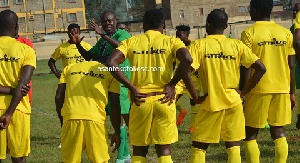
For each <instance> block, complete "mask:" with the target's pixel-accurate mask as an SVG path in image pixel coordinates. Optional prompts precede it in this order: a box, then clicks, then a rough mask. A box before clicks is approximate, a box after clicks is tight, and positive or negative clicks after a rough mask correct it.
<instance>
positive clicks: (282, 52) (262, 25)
mask: <svg viewBox="0 0 300 163" xmlns="http://www.w3.org/2000/svg"><path fill="white" fill-rule="evenodd" d="M242 41H243V42H244V43H245V44H246V45H247V46H248V47H250V48H251V49H252V51H253V53H254V54H256V55H257V56H258V57H259V58H260V60H261V61H262V63H263V64H264V65H265V67H266V69H267V72H266V74H265V75H264V76H263V77H262V79H261V80H260V82H259V83H258V84H257V85H256V87H255V88H254V89H253V90H252V91H251V92H252V93H289V89H290V87H289V86H290V73H289V66H288V55H294V54H295V52H294V50H293V45H292V44H293V43H292V42H293V35H292V33H291V32H290V31H289V30H288V29H286V28H284V27H282V26H281V25H278V24H276V23H274V22H273V21H258V22H256V23H255V24H254V25H253V26H251V27H249V28H247V29H246V30H245V31H244V32H243V33H242ZM252 73H253V72H252Z"/></svg>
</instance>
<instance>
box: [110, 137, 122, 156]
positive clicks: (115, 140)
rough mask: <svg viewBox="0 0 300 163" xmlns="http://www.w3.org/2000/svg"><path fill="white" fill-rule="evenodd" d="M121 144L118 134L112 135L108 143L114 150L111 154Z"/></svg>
mask: <svg viewBox="0 0 300 163" xmlns="http://www.w3.org/2000/svg"><path fill="white" fill-rule="evenodd" d="M120 144H121V138H120V133H114V134H113V135H112V137H111V142H110V146H111V147H112V146H115V147H114V149H113V150H112V152H115V151H116V150H117V149H118V148H119V147H120Z"/></svg>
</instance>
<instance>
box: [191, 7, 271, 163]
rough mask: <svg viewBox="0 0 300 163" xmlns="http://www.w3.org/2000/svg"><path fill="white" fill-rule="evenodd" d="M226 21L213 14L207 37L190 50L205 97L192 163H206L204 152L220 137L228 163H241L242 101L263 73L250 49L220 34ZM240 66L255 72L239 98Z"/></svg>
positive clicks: (221, 15) (194, 136)
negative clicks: (223, 143)
mask: <svg viewBox="0 0 300 163" xmlns="http://www.w3.org/2000/svg"><path fill="white" fill-rule="evenodd" d="M227 21H228V16H227V14H226V13H225V12H224V11H222V10H220V9H215V10H213V11H212V12H211V13H210V14H208V16H207V20H206V32H207V34H208V35H207V36H206V38H204V39H200V40H196V41H194V42H193V43H192V45H190V48H189V51H190V53H191V54H193V56H194V58H193V59H194V62H193V64H192V67H195V68H196V70H197V71H198V73H199V78H200V80H201V84H202V88H203V93H205V94H206V96H207V97H206V98H205V100H204V101H203V103H201V109H200V110H199V113H198V114H197V115H196V118H195V122H194V132H193V134H192V141H193V142H192V144H193V147H192V156H191V162H192V163H203V162H205V153H206V149H207V148H208V146H209V144H210V143H218V142H219V140H220V135H221V138H222V140H223V141H224V142H225V146H226V152H227V154H228V162H229V163H239V162H241V156H240V146H239V141H240V140H242V139H244V138H245V119H244V114H243V106H242V100H241V97H243V96H244V95H245V94H247V93H248V92H249V91H250V90H251V89H252V88H253V87H254V86H255V85H256V84H257V83H258V82H259V81H260V79H261V77H262V76H263V75H264V73H265V71H266V69H265V67H264V65H263V64H262V63H261V62H260V60H259V58H258V57H257V56H256V55H255V54H253V53H252V52H251V49H250V48H248V47H247V46H246V45H244V44H243V42H241V41H239V40H236V39H231V38H227V37H226V36H225V35H224V34H223V33H224V30H225V29H226V28H227ZM241 64H242V65H244V66H246V67H251V68H253V69H254V70H255V72H254V75H253V77H252V78H251V79H250V80H249V82H248V83H247V85H246V88H245V90H244V91H243V92H241V94H239V91H237V90H236V89H237V87H238V85H239V73H240V72H239V70H240V65H241ZM202 97H203V96H202ZM204 97H205V96H204Z"/></svg>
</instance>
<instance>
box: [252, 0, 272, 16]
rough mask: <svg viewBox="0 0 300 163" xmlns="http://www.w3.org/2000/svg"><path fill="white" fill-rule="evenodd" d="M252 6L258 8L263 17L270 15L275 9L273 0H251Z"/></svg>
mask: <svg viewBox="0 0 300 163" xmlns="http://www.w3.org/2000/svg"><path fill="white" fill-rule="evenodd" d="M250 6H251V7H252V8H255V9H257V10H258V11H259V12H260V13H261V16H262V17H270V15H271V12H272V9H273V0H251V1H250Z"/></svg>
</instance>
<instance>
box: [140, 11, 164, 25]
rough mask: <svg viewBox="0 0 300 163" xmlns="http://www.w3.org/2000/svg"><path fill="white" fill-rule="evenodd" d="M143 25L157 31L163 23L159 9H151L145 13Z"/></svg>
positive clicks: (162, 15)
mask: <svg viewBox="0 0 300 163" xmlns="http://www.w3.org/2000/svg"><path fill="white" fill-rule="evenodd" d="M143 23H144V24H146V25H147V27H148V28H150V29H157V28H159V27H160V26H161V25H162V24H163V23H164V13H163V11H162V10H161V9H151V10H148V11H146V13H145V15H144V17H143Z"/></svg>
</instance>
